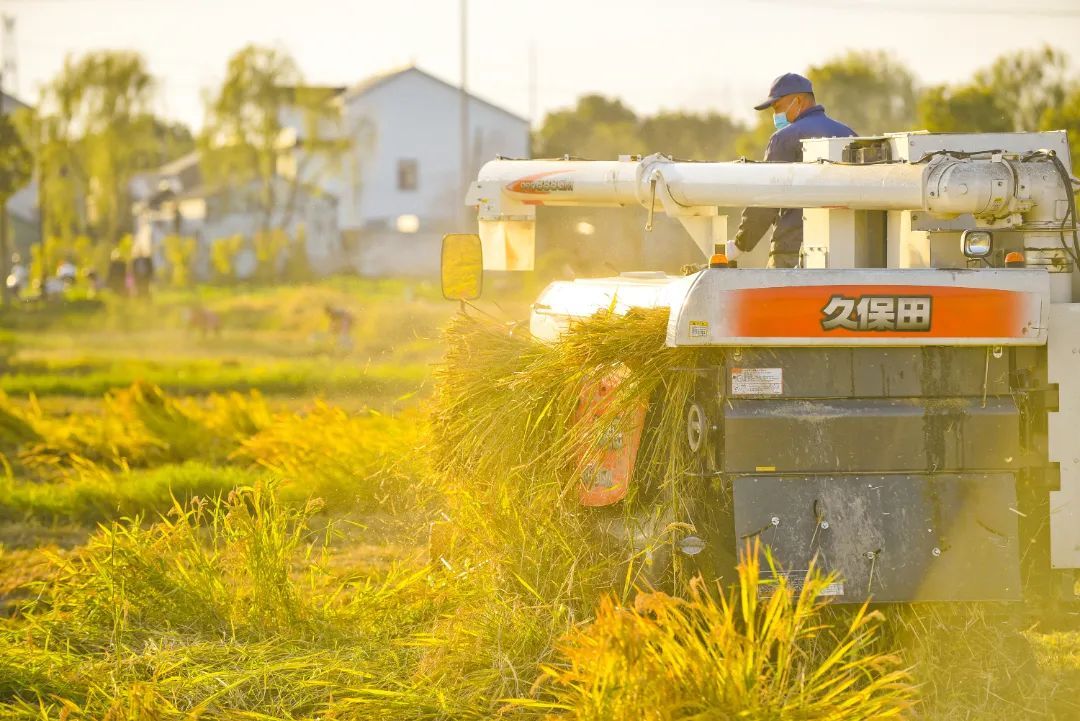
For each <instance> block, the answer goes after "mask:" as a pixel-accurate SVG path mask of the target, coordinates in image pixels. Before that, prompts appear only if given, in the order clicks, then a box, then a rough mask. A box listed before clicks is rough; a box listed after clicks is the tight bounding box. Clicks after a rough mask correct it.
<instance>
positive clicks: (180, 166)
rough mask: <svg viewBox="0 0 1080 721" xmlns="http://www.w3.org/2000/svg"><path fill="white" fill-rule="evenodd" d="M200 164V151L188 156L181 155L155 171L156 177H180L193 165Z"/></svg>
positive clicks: (194, 151)
mask: <svg viewBox="0 0 1080 721" xmlns="http://www.w3.org/2000/svg"><path fill="white" fill-rule="evenodd" d="M198 164H199V151H198V150H192V151H191V152H190V153H188V154H187V155H181V156H180V157H179V158H176V159H175V160H170V161H169V162H167V163H165V164H164V165H162V166H160V167H159V168H158V169H157V170H155V171H154V174H155V175H180V173H182V172H184V171H185V170H187V169H188V168H190V167H191V166H192V165H198Z"/></svg>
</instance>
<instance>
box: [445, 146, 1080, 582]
mask: <svg viewBox="0 0 1080 721" xmlns="http://www.w3.org/2000/svg"><path fill="white" fill-rule="evenodd" d="M803 155H804V161H803V162H801V163H752V162H728V163H714V162H677V161H674V160H672V159H670V158H667V157H665V156H662V155H652V156H648V157H644V158H640V157H623V158H620V159H619V160H617V161H578V160H569V159H568V160H507V159H497V160H494V161H491V162H489V163H487V164H486V165H485V166H484V167H483V169H482V170H481V171H480V175H479V179H478V180H477V182H476V183H474V184H473V186H472V188H471V190H470V192H469V195H468V198H467V200H466V202H467V204H469V205H472V206H476V208H477V210H478V219H479V233H478V237H477V236H448V238H447V240H446V241H445V242H444V243H445V244H444V258H443V260H444V283H445V282H450V283H451V284H453V283H454V282H456V283H458V284H462V283H463V285H459V287H466V288H467V286H469V285H470V284H471V281H470V278H472V277H473V275H474V274H475V273H479V267H478V266H477V267H474V268H473V269H471V270H470V269H469V268H467V267H464V266H463V265H462V262H463V261H467V260H468V257H467V256H470V255H471V257H472V258H473V259H474V261H476V260H477V259H478V258H479V251H480V250H481V249H482V263H483V267H484V268H486V269H492V270H529V269H531V268H532V262H533V254H534V250H533V249H534V235H535V223H536V209H537V206H582V207H585V206H591V207H600V206H633V207H637V206H644V208H645V209H646V211H647V213H648V217H649V221H648V224H651V221H652V217H653V214H654V213H656V212H663V213H666V214H668V215H669V216H671V217H674V218H676V219H677V220H678V221H680V222H681V224H682V225H683V226H684V227H685V229H686V231H687V232H688V233H689V234H690V236H691V237H692V238H693V239H694V241H695V243H696V244H697V245H698V246H699V247H700V248H701V250H702V253H703V256H704V258H705V259H710V258H711V262H710V263H709V264H708V265H707V266H706V267H703V268H702V269H701V270H699V271H698V272H695V273H692V274H690V275H686V276H669V275H665V274H664V273H652V272H642V273H629V274H624V275H622V276H619V277H614V278H603V279H594V280H574V281H559V282H555V283H552V284H551V285H550V286H548V288H547V289H546V290H545V291H544V292H543V293H542V294H541V296H540V297H539V298H538V299H537V301H536V303H535V304H534V306H533V311H532V317H531V331H532V333H533V335H534V336H536V337H538V338H540V339H552V338H555V337H557V336H558V334H559V333H561V332H563V331H564V330H565V329H566V328H567V327H568V326H569V324H571V323H573V322H574V321H575V319H582V318H586V317H588V316H590V315H592V314H593V313H595V312H596V311H598V310H602V309H607V308H615V309H616V310H617V311H619V312H625V310H626V309H628V308H630V307H635V306H644V307H667V308H670V320H669V325H668V332H667V344H668V345H669V346H673V347H678V346H699V347H702V348H703V349H705V350H704V352H703V353H702V355H701V357H702V358H703V359H704V360H703V362H702V363H701V364H700V367H698V368H694V369H692V370H693V371H694V372H695V373H696V376H697V378H698V382H697V383H698V386H697V388H698V390H697V393H696V397H695V399H694V400H693V402H691V403H690V404H689V407H687V408H686V409H685V417H686V443H687V444H689V447H690V449H691V450H692V451H693V452H694V453H696V454H698V455H699V456H700V458H701V467H702V468H704V469H706V470H707V475H708V476H709V482H708V484H706V485H703V490H702V499H703V500H701V501H700V502H698V503H697V505H696V506H695V509H696V510H695V513H696V515H697V517H696V518H693V519H689V520H691V521H692V523H693V525H694V528H695V529H697V530H696V533H695V535H696V536H697V537H699V538H698V539H695V541H696V544H690V545H689V546H687V550H688V552H689V553H696V552H698V551H700V550H701V549H702V548H704V549H705V550H706V551H708V550H709V549H710V548H715V547H718V546H722V547H726V548H727V550H728V552H729V553H733V552H734V550H735V549H734V544H735V543H737V542H738V539H740V538H747V537H752V536H756V537H760V538H761V540H762V542H763V543H764V544H765V545H767V546H769V547H770V548H771V549H772V552H773V554H774V556H775V557H776V559H777V560H778V562H779V565H780V566H781V567H782V568H784V569H787V571H786V573H787V574H788V575H789V580H791V581H792V582H793V583H796V584H797V583H798V581H799V573H800V570H799V569H807V568H808V566H809V564H810V561H811V559H812V558H813V557H815V556H816V557H817V558H818V559H819V560H818V563H819V566H823V567H824V569H825V570H827V571H834V572H836V573H837V574H838V577H839V582H838V583H836V584H834V585H833V586H832V587H831V588H830V593H832V594H833V595H834V596H835V597H836V599H837V600H839V601H844V602H852V601H862V600H864V599H866V598H868V597H872V598H873V599H874V600H875V601H882V602H892V601H918V600H968V599H970V600H1015V599H1019V598H1021V597H1022V595H1023V592H1024V589H1025V587H1026V585H1027V581H1028V580H1029V579H1030V578H1039V579H1041V581H1045V580H1047V579H1052V583H1053V584H1056V585H1057V586H1059V587H1061V588H1065V587H1068V588H1069V591H1070V592H1071V588H1072V587H1071V583H1072V580H1073V569H1077V568H1080V303H1074V302H1073V301H1074V299H1075V298H1077V297H1078V292H1080V280H1078V273H1077V269H1078V266H1080V239H1078V234H1077V228H1076V225H1077V216H1076V208H1075V202H1074V198H1075V195H1074V193H1075V191H1076V185H1077V183H1078V181H1076V180H1075V179H1073V178H1072V177H1071V176H1070V174H1069V171H1068V168H1069V167H1070V162H1069V148H1068V143H1067V139H1066V136H1065V133H1064V132H1043V133H1005V134H927V133H898V134H890V135H885V136H879V137H864V138H822V139H813V140H806V141H803ZM735 206H758V207H775V208H804V209H805V211H804V241H803V248H802V251H801V262H800V265H801V267H800V268H796V269H790V270H780V269H750V268H741V267H740V268H735V267H730V266H729V264H727V263H726V260H725V259H724V258H722V257H720V256H719V255H717V253H719V252H721V250H720V249H722V248H723V247H724V241H725V240H726V239H727V238H728V233H727V222H726V221H727V219H726V217H724V216H722V215H720V214H719V213H718V208H721V207H735ZM648 224H647V227H648ZM455 273H456V278H455V277H454V274H455ZM447 279H449V280H447ZM472 292H473V291H471V290H468V289H466V290H464V291H462V292H459V293H457V294H456V295H457V296H458V297H461V296H463V295H469V294H470V293H472ZM448 295H455V293H449V294H448ZM642 422H643V421H642ZM632 461H633V459H632V458H630V459H629V464H630V465H632ZM629 473H630V471H628V470H627V469H626V468H624V467H620V468H614V470H612V469H608V472H607V473H597V474H593V475H592V477H590V478H589V479H588V480H587V484H586V487H585V488H584V489H583V493H582V499H583V502H584V503H586V504H587V505H589V504H592V505H602V504H609V503H617V502H618V500H619V499H620V498H621V497H622V495H623V494H624V493H625V485H626V482H627V481H628V480H629V479H628V475H629ZM703 483H704V481H703ZM710 499H712V500H710ZM711 557H712V556H710V554H709V553H708V552H705V553H701V554H700V557H699V560H700V562H701V564H702V566H703V567H702V570H703V571H704V572H705V573H706V574H707V573H708V571H709V569H708V567H707V566H708V563H709V561H708V559H709V558H711ZM803 572H805V571H803Z"/></svg>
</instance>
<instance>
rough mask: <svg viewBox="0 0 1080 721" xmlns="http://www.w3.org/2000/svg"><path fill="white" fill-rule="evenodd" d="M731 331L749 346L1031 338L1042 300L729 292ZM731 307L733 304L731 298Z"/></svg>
mask: <svg viewBox="0 0 1080 721" xmlns="http://www.w3.org/2000/svg"><path fill="white" fill-rule="evenodd" d="M724 296H729V297H731V303H732V305H733V306H734V307H733V308H732V310H733V312H731V313H730V315H729V316H728V317H727V319H726V320H727V324H728V325H727V331H728V334H730V335H731V336H733V337H744V338H753V337H757V338H803V337H809V338H866V337H868V336H887V337H893V338H1024V337H1033V336H1035V335H1037V333H1038V328H1037V327H1036V325H1037V323H1038V319H1039V316H1038V308H1039V299H1038V296H1037V295H1036V294H1033V293H1023V292H1017V291H1008V290H998V289H987V288H958V287H948V286H911V285H829V286H785V287H779V288H748V289H743V290H734V291H727V292H725V293H724ZM725 299H726V298H725Z"/></svg>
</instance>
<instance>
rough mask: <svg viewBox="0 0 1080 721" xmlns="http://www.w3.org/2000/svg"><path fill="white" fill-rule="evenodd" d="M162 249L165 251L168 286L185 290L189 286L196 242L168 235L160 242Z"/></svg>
mask: <svg viewBox="0 0 1080 721" xmlns="http://www.w3.org/2000/svg"><path fill="white" fill-rule="evenodd" d="M162 248H163V250H164V251H165V262H166V263H167V270H168V274H169V284H170V285H172V286H173V287H174V288H187V287H188V286H189V285H191V279H192V276H193V272H192V269H193V266H194V263H195V254H196V252H197V250H198V242H197V241H196V240H195V238H191V237H187V236H181V235H168V236H165V240H164V241H163V242H162Z"/></svg>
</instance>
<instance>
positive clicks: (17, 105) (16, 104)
mask: <svg viewBox="0 0 1080 721" xmlns="http://www.w3.org/2000/svg"><path fill="white" fill-rule="evenodd" d="M0 102H2V103H3V111H4V112H5V113H10V112H11V111H12V110H21V109H22V108H29V107H30V106H29V105H27V104H26V103H24V102H23V101H21V100H19V99H18V98H17V97H15V96H14V95H11V94H10V93H0Z"/></svg>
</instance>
